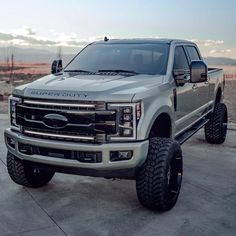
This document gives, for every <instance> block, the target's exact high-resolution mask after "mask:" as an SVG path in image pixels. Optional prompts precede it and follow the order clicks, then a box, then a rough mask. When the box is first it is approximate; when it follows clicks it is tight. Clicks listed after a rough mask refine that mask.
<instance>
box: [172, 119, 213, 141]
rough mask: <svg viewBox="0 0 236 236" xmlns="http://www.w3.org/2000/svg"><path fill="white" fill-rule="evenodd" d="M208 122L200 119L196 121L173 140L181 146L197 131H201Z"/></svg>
mask: <svg viewBox="0 0 236 236" xmlns="http://www.w3.org/2000/svg"><path fill="white" fill-rule="evenodd" d="M208 121H209V119H202V120H200V121H198V122H197V123H195V124H194V125H193V126H191V127H190V128H189V129H187V130H186V131H184V132H183V133H180V134H179V135H178V136H176V137H175V139H176V140H177V141H178V142H179V143H180V145H182V144H183V143H184V142H186V141H187V140H188V139H189V138H191V137H192V136H193V135H194V134H195V133H196V132H197V131H198V130H199V129H201V128H202V127H203V126H204V125H205V124H206V123H207V122H208Z"/></svg>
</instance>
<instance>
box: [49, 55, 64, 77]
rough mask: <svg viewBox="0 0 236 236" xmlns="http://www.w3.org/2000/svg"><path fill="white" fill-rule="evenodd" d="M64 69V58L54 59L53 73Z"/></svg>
mask: <svg viewBox="0 0 236 236" xmlns="http://www.w3.org/2000/svg"><path fill="white" fill-rule="evenodd" d="M61 70H62V60H61V59H58V60H54V61H53V63H52V67H51V73H52V74H56V73H58V72H60V71H61Z"/></svg>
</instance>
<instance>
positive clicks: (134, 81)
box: [13, 74, 163, 102]
mask: <svg viewBox="0 0 236 236" xmlns="http://www.w3.org/2000/svg"><path fill="white" fill-rule="evenodd" d="M162 80H163V77H162V76H158V75H155V76H153V75H141V74H140V75H134V76H124V75H75V76H71V75H69V74H61V75H57V76H56V75H48V76H45V77H43V78H41V79H38V80H36V81H34V82H33V83H30V84H27V85H23V86H20V87H18V88H16V89H15V90H14V92H13V94H14V95H16V96H22V97H28V98H41V99H57V100H85V101H86V100H87V101H88V100H89V101H116V102H131V101H132V98H133V97H134V95H135V94H137V93H141V92H142V93H143V92H145V91H147V90H149V89H153V87H155V86H158V85H159V84H161V83H162Z"/></svg>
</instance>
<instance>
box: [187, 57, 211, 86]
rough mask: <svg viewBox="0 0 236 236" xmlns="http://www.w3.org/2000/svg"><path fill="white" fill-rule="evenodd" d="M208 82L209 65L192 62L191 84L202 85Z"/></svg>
mask: <svg viewBox="0 0 236 236" xmlns="http://www.w3.org/2000/svg"><path fill="white" fill-rule="evenodd" d="M205 81H207V65H206V64H205V63H204V62H203V61H192V62H191V64H190V82H191V83H201V82H205Z"/></svg>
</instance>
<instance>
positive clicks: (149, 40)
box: [93, 38, 193, 44]
mask: <svg viewBox="0 0 236 236" xmlns="http://www.w3.org/2000/svg"><path fill="white" fill-rule="evenodd" d="M104 43H106V44H116V43H119V44H129V43H130V44H131V43H140V44H142V43H149V44H152V43H153V44H155V43H163V44H170V43H192V44H193V42H191V41H188V40H180V39H159V38H158V39H156V38H143V39H142V38H137V39H109V40H108V41H104V40H101V41H96V42H94V43H93V44H104Z"/></svg>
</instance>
